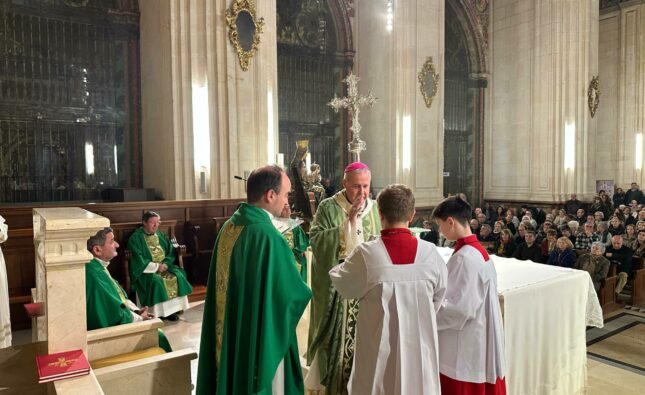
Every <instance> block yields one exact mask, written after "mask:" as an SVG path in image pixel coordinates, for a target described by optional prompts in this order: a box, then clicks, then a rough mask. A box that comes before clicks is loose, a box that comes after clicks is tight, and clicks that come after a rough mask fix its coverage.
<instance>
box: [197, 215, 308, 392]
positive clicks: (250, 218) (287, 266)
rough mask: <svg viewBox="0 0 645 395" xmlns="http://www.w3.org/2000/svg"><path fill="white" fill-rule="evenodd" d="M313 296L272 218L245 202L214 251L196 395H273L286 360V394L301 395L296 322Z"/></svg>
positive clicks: (225, 228)
mask: <svg viewBox="0 0 645 395" xmlns="http://www.w3.org/2000/svg"><path fill="white" fill-rule="evenodd" d="M309 299H311V291H310V290H309V288H308V287H307V285H306V284H305V283H304V282H302V280H301V279H300V274H299V273H298V270H297V268H296V263H295V260H294V256H293V253H292V252H291V249H290V248H289V245H288V244H287V242H286V240H285V239H284V237H283V236H282V235H281V234H280V233H279V232H278V231H277V230H276V229H275V227H274V226H273V224H272V223H271V220H270V219H269V215H268V214H267V213H266V212H265V211H264V210H262V209H261V208H258V207H255V206H253V205H249V204H246V203H242V204H241V206H240V208H239V209H238V210H237V211H236V212H235V214H233V216H232V217H231V219H230V220H228V221H227V222H226V223H225V224H224V226H223V227H222V230H221V231H220V232H219V234H218V236H217V240H216V241H215V247H214V248H213V257H212V260H211V266H210V273H209V276H208V290H207V293H206V303H205V305H204V320H203V323H202V337H201V346H200V352H199V368H198V372H197V394H198V395H211V394H219V395H224V394H234V395H237V394H271V384H272V381H273V378H274V376H275V373H276V370H277V368H278V365H279V364H280V362H281V361H282V360H284V388H285V394H302V393H303V392H304V386H303V380H302V370H301V367H300V357H299V354H298V342H297V339H296V325H297V324H298V321H299V320H300V317H301V316H302V313H303V312H304V310H305V307H306V306H307V303H308V302H309Z"/></svg>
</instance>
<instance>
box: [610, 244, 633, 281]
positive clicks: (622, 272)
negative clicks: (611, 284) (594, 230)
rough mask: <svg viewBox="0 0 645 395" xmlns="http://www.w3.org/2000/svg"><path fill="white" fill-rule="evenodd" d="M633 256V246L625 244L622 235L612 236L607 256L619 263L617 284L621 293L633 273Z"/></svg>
mask: <svg viewBox="0 0 645 395" xmlns="http://www.w3.org/2000/svg"><path fill="white" fill-rule="evenodd" d="M632 256H633V251H632V249H631V248H629V247H626V246H624V245H623V238H622V236H618V235H616V236H614V237H612V238H611V247H609V248H607V251H606V252H605V257H606V258H607V259H609V260H610V261H615V262H617V263H618V283H617V284H616V289H615V292H616V293H620V292H621V291H622V290H623V288H624V287H625V284H627V280H628V278H629V277H630V276H631V275H632Z"/></svg>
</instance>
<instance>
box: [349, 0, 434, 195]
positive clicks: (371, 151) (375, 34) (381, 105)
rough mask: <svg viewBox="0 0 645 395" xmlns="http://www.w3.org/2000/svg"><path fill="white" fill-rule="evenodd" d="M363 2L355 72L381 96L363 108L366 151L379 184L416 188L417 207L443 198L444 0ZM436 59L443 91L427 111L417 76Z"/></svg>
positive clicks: (364, 85) (359, 10)
mask: <svg viewBox="0 0 645 395" xmlns="http://www.w3.org/2000/svg"><path fill="white" fill-rule="evenodd" d="M387 4H388V2H387V1H378V2H372V1H369V2H368V1H363V2H360V1H359V2H357V30H358V33H357V40H358V45H357V48H358V51H357V58H356V66H355V67H354V70H355V72H356V74H357V75H358V77H360V78H361V81H360V82H359V92H361V93H366V91H367V90H370V89H371V90H372V92H373V93H374V95H376V96H377V97H378V98H379V100H378V101H377V102H376V104H375V105H374V107H373V108H372V109H366V110H363V111H362V112H361V125H362V126H363V132H362V133H361V134H362V139H363V140H365V141H366V142H367V151H366V152H365V153H364V154H363V155H362V157H364V158H365V161H366V162H367V163H368V165H369V166H370V167H371V168H372V185H373V187H375V188H377V189H379V188H382V187H384V186H386V185H387V184H390V183H393V182H401V183H405V184H407V185H409V186H410V187H412V188H413V190H414V193H415V197H416V201H417V205H418V206H423V205H431V204H435V203H437V202H438V201H439V200H440V199H441V198H442V197H443V177H442V174H443V87H444V85H443V77H444V72H443V70H444V19H445V11H444V1H443V0H428V1H423V0H409V1H408V0H406V1H393V2H392V12H391V15H392V24H391V29H390V28H388V23H387V15H388V9H387ZM429 56H431V57H432V58H433V62H434V65H435V68H436V71H437V72H438V73H439V88H438V92H437V95H436V96H435V98H434V100H433V102H432V107H431V108H427V107H426V104H425V102H424V100H423V96H422V95H421V93H420V90H419V82H418V74H419V71H421V68H422V67H423V64H424V62H425V61H426V58H427V57H429Z"/></svg>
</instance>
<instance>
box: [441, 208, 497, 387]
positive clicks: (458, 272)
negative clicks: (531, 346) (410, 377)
mask: <svg viewBox="0 0 645 395" xmlns="http://www.w3.org/2000/svg"><path fill="white" fill-rule="evenodd" d="M471 210H472V209H471V207H470V204H468V202H466V201H464V200H463V199H461V198H460V197H458V196H453V197H449V198H447V199H445V200H443V201H442V202H441V203H439V205H438V206H437V207H435V209H434V211H433V213H432V215H433V217H434V218H435V219H436V220H437V222H438V224H439V229H440V230H441V233H442V234H443V235H445V237H446V238H447V239H448V240H456V241H457V243H456V244H455V250H454V252H453V254H452V257H450V259H449V260H448V291H447V292H446V299H445V300H444V302H443V304H442V306H441V310H440V311H439V313H438V314H437V329H438V333H439V366H440V371H441V391H442V392H443V393H444V394H460V395H471V394H478V395H479V394H482V395H483V394H486V395H493V394H494V395H503V394H506V383H505V381H504V375H505V372H506V367H505V361H504V332H503V327H502V316H501V313H500V307H499V300H498V298H497V273H496V272H495V266H493V262H492V261H491V260H490V259H489V257H488V254H487V253H486V250H485V249H484V248H483V247H482V246H481V244H479V242H478V241H477V237H476V236H475V235H473V234H472V232H471V230H470V227H469V226H468V220H469V219H470V214H471Z"/></svg>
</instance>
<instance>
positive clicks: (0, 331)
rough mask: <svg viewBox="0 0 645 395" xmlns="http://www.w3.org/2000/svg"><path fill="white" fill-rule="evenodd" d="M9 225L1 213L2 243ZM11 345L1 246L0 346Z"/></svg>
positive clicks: (6, 288) (7, 294) (6, 287)
mask: <svg viewBox="0 0 645 395" xmlns="http://www.w3.org/2000/svg"><path fill="white" fill-rule="evenodd" d="M8 231H9V227H8V226H7V224H5V220H4V218H3V217H2V216H1V215H0V243H4V242H5V241H6V240H7V238H8V237H9V235H8ZM5 347H11V319H10V317H9V283H8V280H7V267H6V265H5V261H4V255H2V248H0V348H5Z"/></svg>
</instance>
